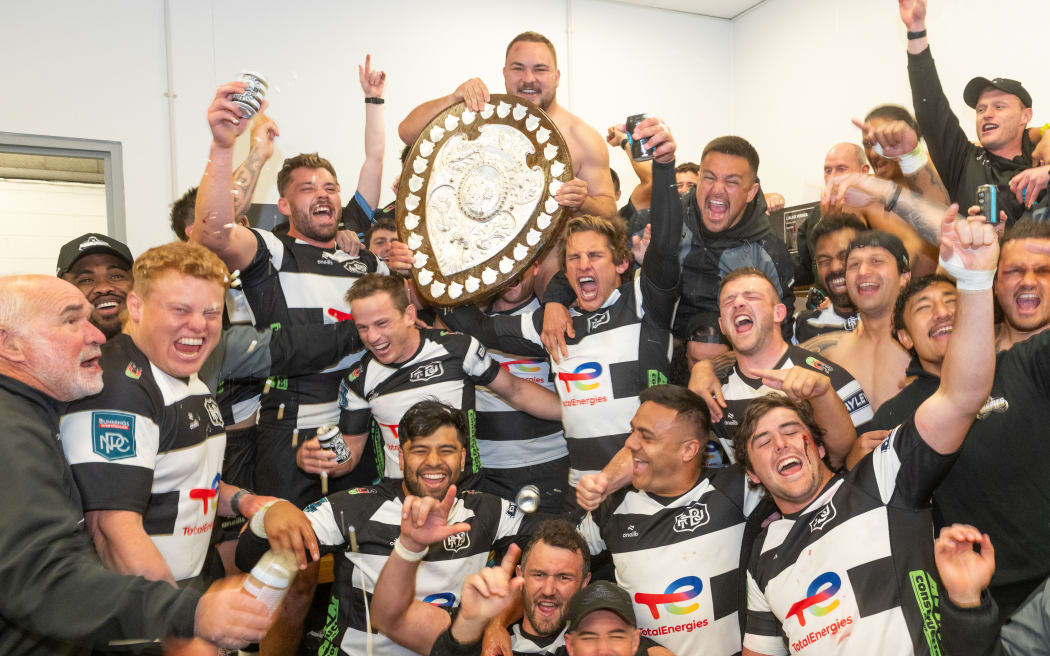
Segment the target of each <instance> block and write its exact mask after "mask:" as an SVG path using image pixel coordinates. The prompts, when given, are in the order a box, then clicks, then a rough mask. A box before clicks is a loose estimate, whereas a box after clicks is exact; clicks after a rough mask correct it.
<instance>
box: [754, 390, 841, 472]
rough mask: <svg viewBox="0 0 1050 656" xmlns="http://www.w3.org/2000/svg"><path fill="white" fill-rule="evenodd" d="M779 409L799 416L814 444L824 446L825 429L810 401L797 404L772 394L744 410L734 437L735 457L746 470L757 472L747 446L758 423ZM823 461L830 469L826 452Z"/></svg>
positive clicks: (777, 394) (781, 395)
mask: <svg viewBox="0 0 1050 656" xmlns="http://www.w3.org/2000/svg"><path fill="white" fill-rule="evenodd" d="M778 408H787V409H788V410H793V411H794V412H795V414H797V415H798V418H799V420H800V421H801V422H802V425H803V426H805V427H806V429H807V430H809V434H810V435H812V436H813V443H814V444H816V445H817V446H824V429H823V428H821V427H820V425H819V424H818V423H817V420H816V419H815V418H814V417H813V406H811V405H810V404H809V401H803V402H801V403H795V402H794V401H792V400H791V399H789V398H788V397H787V395H786V394H781V393H780V392H770V393H768V394H766V395H764V396H759V397H757V398H754V399H751V402H750V403H749V404H748V406H747V408H746V409H745V410H744V414H743V416H742V417H741V418H740V426H738V427H737V429H736V434H735V435H734V436H733V456H734V457H735V458H736V461H737V462H738V463H740V466H741V467H743V468H744V470H746V471H749V472H752V473H754V471H755V468H754V467H753V466H752V465H751V458H750V457H749V456H748V453H747V446H748V444H750V443H751V438H753V437H754V436H755V431H756V430H758V422H759V421H761V419H762V417H765V416H766V414H767V413H769V412H771V411H773V410H776V409H778ZM821 460H822V461H823V462H824V464H825V465H828V468H829V469H830V468H831V465H830V464H829V461H828V454H827V451H826V450H825V452H824V457H823V458H821Z"/></svg>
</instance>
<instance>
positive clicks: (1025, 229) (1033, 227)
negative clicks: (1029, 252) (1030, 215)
mask: <svg viewBox="0 0 1050 656" xmlns="http://www.w3.org/2000/svg"><path fill="white" fill-rule="evenodd" d="M1020 239H1050V223H1043V222H1042V221H1031V220H1026V221H1018V222H1017V223H1015V224H1013V225H1012V226H1010V227H1009V228H1007V230H1006V232H1004V233H1003V238H1002V239H1000V240H999V249H1000V251H1001V250H1002V247H1003V246H1006V245H1007V244H1009V243H1010V242H1012V241H1015V240H1020Z"/></svg>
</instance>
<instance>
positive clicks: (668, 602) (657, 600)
mask: <svg viewBox="0 0 1050 656" xmlns="http://www.w3.org/2000/svg"><path fill="white" fill-rule="evenodd" d="M703 589H704V583H703V581H701V580H700V578H699V577H697V576H683V577H682V578H680V579H675V580H674V581H671V583H670V584H669V585H668V586H667V588H666V589H664V591H663V593H661V594H652V593H648V592H636V593H634V602H635V603H636V604H641V605H643V606H648V607H649V612H651V613H652V614H653V619H654V620H658V619H660V608H659V607H660V606H667V612H669V613H671V614H672V615H687V614H688V613H691V612H693V611H694V610H696V609H698V608H700V604H698V603H692V604H688V605H682V602H683V601H689V600H690V599H695V598H696V597H699V596H700V591H701V590H703Z"/></svg>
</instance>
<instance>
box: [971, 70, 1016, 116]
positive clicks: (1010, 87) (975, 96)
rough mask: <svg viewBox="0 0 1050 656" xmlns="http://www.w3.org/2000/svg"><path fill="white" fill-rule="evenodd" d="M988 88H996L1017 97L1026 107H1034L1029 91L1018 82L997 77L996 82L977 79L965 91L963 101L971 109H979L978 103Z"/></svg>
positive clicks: (984, 78)
mask: <svg viewBox="0 0 1050 656" xmlns="http://www.w3.org/2000/svg"><path fill="white" fill-rule="evenodd" d="M988 87H995V88H996V89H998V90H1000V91H1005V92H1006V93H1009V94H1012V95H1015V96H1017V97H1018V98H1020V99H1021V102H1022V103H1024V106H1025V107H1031V106H1032V96H1031V94H1029V93H1028V90H1027V89H1025V88H1024V86H1023V85H1022V84H1021V83H1020V82H1018V81H1017V80H1010V79H1007V78H1005V77H997V78H995V79H994V80H989V79H988V78H986V77H975V78H974V79H972V80H970V81H969V82H968V83H967V85H966V88H965V89H963V100H965V101H966V104H967V105H969V106H970V107H973V108H974V109H977V101H978V100H980V98H981V94H982V93H984V90H985V89H987V88H988Z"/></svg>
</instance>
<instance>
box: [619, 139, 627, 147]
mask: <svg viewBox="0 0 1050 656" xmlns="http://www.w3.org/2000/svg"><path fill="white" fill-rule="evenodd" d="M626 145H627V137H624V138H623V139H622V140H621V141H620V148H623V147H624V146H626Z"/></svg>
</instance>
